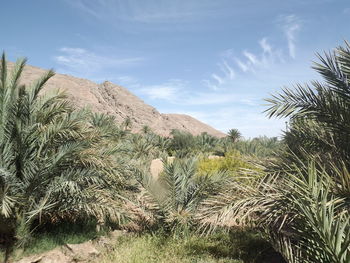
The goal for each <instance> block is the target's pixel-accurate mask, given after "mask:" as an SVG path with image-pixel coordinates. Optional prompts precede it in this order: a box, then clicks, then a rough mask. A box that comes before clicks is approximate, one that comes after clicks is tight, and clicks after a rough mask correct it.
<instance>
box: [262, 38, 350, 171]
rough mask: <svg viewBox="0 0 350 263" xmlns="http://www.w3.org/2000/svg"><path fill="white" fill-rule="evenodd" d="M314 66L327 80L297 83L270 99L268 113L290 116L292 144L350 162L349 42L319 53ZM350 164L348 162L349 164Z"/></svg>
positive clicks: (274, 115) (294, 146)
mask: <svg viewBox="0 0 350 263" xmlns="http://www.w3.org/2000/svg"><path fill="white" fill-rule="evenodd" d="M318 58H319V60H320V62H317V63H315V65H314V67H313V68H314V69H315V70H316V71H317V72H318V73H320V75H321V77H322V78H323V79H324V82H322V83H321V82H319V81H313V82H311V85H300V84H298V85H296V86H295V88H294V89H290V88H284V89H283V91H282V92H281V93H280V94H278V95H274V96H273V97H272V98H270V99H267V102H268V103H269V105H270V106H269V108H268V109H267V113H268V116H269V117H289V118H290V120H291V130H290V131H289V132H287V135H286V138H287V139H288V140H287V142H288V144H289V146H290V147H291V148H294V149H295V148H296V147H298V148H301V147H303V148H305V150H307V151H311V152H313V153H317V152H320V151H322V152H323V153H324V155H327V154H330V155H331V156H332V157H333V161H337V160H343V161H345V162H346V163H347V164H350V154H349V153H350V132H349V131H350V44H349V43H348V42H345V47H338V48H336V49H335V51H334V52H333V53H326V54H325V55H324V56H321V55H318ZM348 167H349V165H348Z"/></svg>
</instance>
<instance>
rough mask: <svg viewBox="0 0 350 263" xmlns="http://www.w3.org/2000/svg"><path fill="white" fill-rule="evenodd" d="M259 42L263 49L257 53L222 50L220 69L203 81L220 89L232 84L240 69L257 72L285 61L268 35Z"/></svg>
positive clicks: (211, 87) (244, 71)
mask: <svg viewBox="0 0 350 263" xmlns="http://www.w3.org/2000/svg"><path fill="white" fill-rule="evenodd" d="M258 44H259V46H260V48H261V51H260V52H256V53H253V52H251V51H249V50H243V52H242V53H241V56H235V55H234V52H233V50H232V49H228V50H226V51H224V52H222V54H221V62H220V63H219V64H218V67H219V70H220V71H218V72H215V73H212V74H211V79H204V80H203V83H204V84H205V85H206V86H207V87H208V88H209V89H212V90H219V89H220V88H221V87H222V86H225V85H226V86H227V85H232V84H233V83H234V81H235V79H236V75H237V73H239V72H240V71H241V72H243V73H247V72H252V73H257V72H258V71H261V70H265V69H268V68H270V67H271V66H272V65H274V64H275V63H280V62H283V61H284V60H283V58H282V52H281V50H279V49H276V48H274V47H273V46H272V45H271V44H270V42H269V41H268V39H267V38H266V37H264V38H262V39H260V40H259V41H258Z"/></svg>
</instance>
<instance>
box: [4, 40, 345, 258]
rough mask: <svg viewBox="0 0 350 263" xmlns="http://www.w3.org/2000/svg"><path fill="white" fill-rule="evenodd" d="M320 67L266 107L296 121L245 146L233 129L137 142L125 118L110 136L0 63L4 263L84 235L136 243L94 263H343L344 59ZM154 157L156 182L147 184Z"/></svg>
mask: <svg viewBox="0 0 350 263" xmlns="http://www.w3.org/2000/svg"><path fill="white" fill-rule="evenodd" d="M319 60H320V62H318V63H315V66H314V68H315V70H317V71H318V72H319V73H320V74H321V76H322V77H323V79H324V82H319V81H314V82H311V84H310V85H306V86H302V85H296V87H295V88H294V89H288V88H286V89H284V90H282V92H281V93H280V94H277V95H275V96H273V97H272V98H270V99H268V100H267V101H268V102H269V104H270V105H269V108H268V109H267V114H268V115H269V116H270V117H289V118H290V121H289V127H288V129H287V130H286V131H285V134H284V136H283V139H282V140H278V139H277V138H267V137H260V138H254V139H248V140H245V139H243V138H242V137H241V135H240V132H239V131H238V130H236V129H232V130H230V131H229V133H228V136H227V137H225V138H216V137H213V136H211V135H209V134H207V133H202V134H200V135H197V136H194V135H192V134H189V133H186V132H183V131H178V130H174V131H172V133H171V136H170V137H169V138H165V137H161V136H159V135H156V134H154V133H153V132H152V130H151V129H150V128H149V127H147V126H145V127H144V128H143V129H142V130H141V131H140V133H138V134H133V133H131V132H130V127H131V125H132V123H131V122H130V119H126V120H125V122H124V123H122V124H120V125H118V124H116V122H115V121H114V119H113V117H111V116H108V115H104V114H97V113H91V112H89V111H87V110H78V109H75V108H74V107H73V106H72V104H71V103H70V102H69V100H68V99H67V98H66V97H65V95H64V94H62V93H60V92H58V91H57V92H51V93H47V92H46V93H45V92H42V89H43V87H44V85H45V83H46V82H47V81H48V80H49V79H50V77H52V76H53V74H54V73H53V72H52V71H49V72H48V73H47V74H45V75H44V76H43V77H42V78H41V79H39V80H38V81H37V82H36V83H34V84H33V85H31V86H24V85H21V84H20V77H21V73H22V71H23V68H24V65H25V60H19V61H18V62H17V63H16V65H15V66H14V67H12V70H9V66H8V65H7V62H6V58H5V56H4V55H3V56H2V59H1V67H0V244H1V245H2V247H3V250H4V254H3V255H4V257H5V262H6V261H7V260H8V259H9V256H10V254H11V252H12V250H14V249H15V250H16V249H17V248H19V247H21V248H23V249H24V251H33V252H35V251H38V250H35V248H33V244H41V242H40V240H42V239H43V237H45V238H46V239H45V240H54V239H52V238H51V237H52V236H55V237H56V238H57V235H56V234H55V233H57V232H55V231H57V229H62V227H63V228H64V231H63V233H65V234H66V235H67V238H66V239H64V240H69V238H68V237H69V236H70V234H71V233H74V234H73V236H79V233H77V232H76V229H79V226H85V231H86V235H85V237H86V238H91V235H90V234H89V233H93V234H92V235H98V234H99V233H100V234H101V233H104V232H105V231H108V230H110V229H126V230H128V231H129V232H133V233H134V234H132V235H129V236H127V237H125V238H124V239H123V240H122V241H121V242H120V243H118V244H116V247H115V249H114V250H113V251H114V252H113V253H108V254H106V255H103V256H102V258H101V259H100V260H102V262H114V261H116V260H118V262H119V261H120V262H199V261H203V260H205V261H206V262H251V263H253V262H271V260H272V259H273V260H274V262H292V263H298V262H310V263H312V262H324V263H326V262H327V263H328V262H337V263H341V262H344V263H345V262H350V214H349V209H350V203H349V199H350V174H349V168H350V162H349V160H350V156H349V152H350V151H349V149H350V148H349V147H350V143H349V136H350V135H349V134H350V133H349V127H348V126H349V123H350V82H349V79H350V46H349V44H348V43H346V44H345V47H339V48H337V49H336V50H335V52H333V53H329V54H325V55H324V56H319ZM39 94H40V95H39ZM169 157H171V158H169ZM156 158H159V159H162V160H163V165H164V167H163V171H162V172H161V173H160V174H159V175H154V174H151V171H150V163H151V161H152V160H153V159H156ZM86 221H87V222H88V226H87V225H86V223H85V222H86ZM67 225H70V226H71V227H68V228H67V227H64V226H67ZM73 226H75V227H73ZM91 227H92V228H91ZM82 229H84V227H83V228H82ZM91 229H93V231H92V230H91ZM70 232H71V233H70ZM78 232H79V231H78ZM59 233H62V231H61V232H59ZM50 238H51V239H50ZM82 239H84V237H83V238H82ZM45 243H46V244H52V245H51V246H50V247H48V248H47V249H49V248H52V247H53V246H55V245H59V244H61V243H62V242H61V243H60V242H58V241H57V242H56V241H55V242H53V241H51V242H47V241H45ZM126 244H127V245H126ZM156 251H157V253H158V252H159V254H158V256H156V255H155V252H156ZM145 260H146V261H145Z"/></svg>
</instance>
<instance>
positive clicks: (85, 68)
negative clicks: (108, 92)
mask: <svg viewBox="0 0 350 263" xmlns="http://www.w3.org/2000/svg"><path fill="white" fill-rule="evenodd" d="M59 52H60V53H61V54H60V55H57V56H54V60H55V62H56V63H57V64H58V65H59V68H58V71H60V72H61V73H67V74H75V75H78V76H80V77H88V78H92V77H93V73H97V72H100V71H102V70H104V69H107V68H120V67H129V66H133V65H136V64H139V63H140V62H141V61H142V60H143V58H141V57H133V58H113V57H110V56H102V55H97V54H95V53H94V52H91V51H88V50H86V49H83V48H71V47H63V48H61V49H59Z"/></svg>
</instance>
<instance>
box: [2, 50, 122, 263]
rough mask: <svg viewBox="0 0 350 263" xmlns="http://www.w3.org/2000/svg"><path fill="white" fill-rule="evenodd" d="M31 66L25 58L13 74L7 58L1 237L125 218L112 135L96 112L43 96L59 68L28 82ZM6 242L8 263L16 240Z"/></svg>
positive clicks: (56, 94) (61, 98) (55, 94)
mask: <svg viewBox="0 0 350 263" xmlns="http://www.w3.org/2000/svg"><path fill="white" fill-rule="evenodd" d="M25 63H26V59H20V60H18V61H17V62H16V64H15V65H14V67H13V70H12V71H11V72H9V71H8V69H9V66H8V65H7V61H6V57H5V54H3V55H2V58H1V66H0V231H2V232H1V233H0V237H3V238H6V239H7V240H9V239H10V240H15V239H22V240H24V239H25V237H26V233H28V231H30V229H31V228H32V227H33V226H34V225H33V224H40V223H42V222H57V221H59V220H71V219H78V218H81V217H83V216H92V217H95V218H97V219H103V218H104V217H105V216H109V217H111V218H113V217H114V218H117V216H119V211H118V209H116V207H118V205H119V204H120V202H119V201H118V199H116V198H115V196H117V195H116V193H118V192H120V191H119V190H118V189H120V188H121V184H122V178H121V177H118V176H117V174H116V173H115V171H116V164H114V161H113V160H114V159H113V151H111V149H110V148H104V147H101V143H102V142H103V140H104V137H103V136H101V133H100V132H97V131H96V129H95V128H94V126H93V125H92V124H91V122H90V121H89V114H88V113H87V112H86V111H75V110H74V108H73V106H72V103H70V102H69V101H68V100H67V99H66V97H65V95H64V94H62V93H59V92H52V93H46V94H44V95H43V96H39V93H40V91H42V89H43V87H44V85H45V83H46V82H47V81H48V80H49V79H50V78H51V77H52V76H53V75H54V72H53V71H51V70H50V71H48V72H47V73H45V74H44V75H43V77H41V78H40V79H39V80H37V81H36V82H35V83H34V84H32V85H31V86H25V85H21V84H20V83H19V81H20V77H21V74H22V72H23V69H24V66H25ZM113 205H115V208H114V207H113ZM20 230H23V231H24V232H23V231H22V232H20ZM5 245H6V246H7V249H6V257H5V262H6V261H7V260H8V255H9V252H10V250H11V246H12V245H13V242H12V243H7V244H5Z"/></svg>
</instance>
